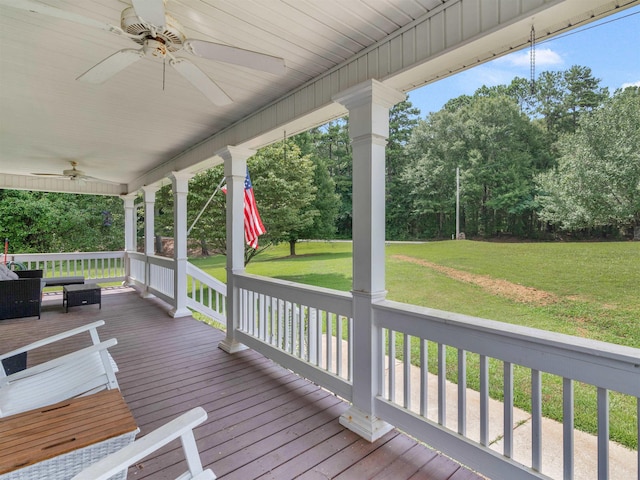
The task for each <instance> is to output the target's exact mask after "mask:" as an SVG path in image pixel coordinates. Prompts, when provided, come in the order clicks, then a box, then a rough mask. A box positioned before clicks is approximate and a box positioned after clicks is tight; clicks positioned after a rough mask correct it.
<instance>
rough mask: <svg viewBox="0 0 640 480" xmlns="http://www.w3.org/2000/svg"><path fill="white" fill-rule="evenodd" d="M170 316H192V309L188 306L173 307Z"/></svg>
mask: <svg viewBox="0 0 640 480" xmlns="http://www.w3.org/2000/svg"><path fill="white" fill-rule="evenodd" d="M169 316H171V317H173V318H181V317H190V316H191V310H189V309H188V308H186V307H185V308H172V309H171V310H169Z"/></svg>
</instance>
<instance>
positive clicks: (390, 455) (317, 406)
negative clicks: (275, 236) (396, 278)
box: [0, 288, 482, 480]
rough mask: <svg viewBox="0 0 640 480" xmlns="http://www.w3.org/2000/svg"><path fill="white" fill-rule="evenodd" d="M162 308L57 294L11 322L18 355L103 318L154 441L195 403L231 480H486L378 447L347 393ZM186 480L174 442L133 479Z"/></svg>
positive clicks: (419, 450)
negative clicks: (75, 300) (76, 302)
mask: <svg viewBox="0 0 640 480" xmlns="http://www.w3.org/2000/svg"><path fill="white" fill-rule="evenodd" d="M166 312H167V306H166V305H165V304H164V303H163V302H161V301H159V300H158V299H142V298H140V296H139V295H138V294H137V293H136V292H135V291H133V290H132V289H127V288H111V289H103V292H102V309H101V310H100V309H98V308H97V306H95V305H88V306H83V307H72V308H70V310H69V313H64V310H63V309H62V296H61V295H59V294H53V295H51V294H50V295H46V296H45V301H44V303H43V313H42V318H41V319H40V320H38V319H37V318H35V317H33V318H27V319H11V320H3V321H1V322H0V351H2V352H6V351H9V350H11V349H13V348H17V347H19V346H22V345H24V344H27V343H30V342H32V341H35V340H37V339H40V338H44V337H47V336H49V335H53V334H56V333H59V332H62V331H65V330H68V329H71V328H73V327H76V326H80V325H84V324H86V323H89V322H91V321H95V320H105V322H106V324H105V326H103V327H101V328H100V329H99V333H100V338H101V339H103V340H106V339H108V338H112V337H113V338H116V339H117V340H118V344H117V345H116V346H115V347H113V348H112V349H110V351H111V352H112V355H113V357H114V359H115V361H116V362H117V364H118V367H119V369H120V371H119V372H118V375H117V377H118V382H119V384H120V389H121V391H122V393H123V395H124V397H125V400H126V402H127V404H128V406H129V408H130V409H131V411H132V412H133V415H134V418H135V419H136V422H137V423H138V426H139V427H140V429H141V434H142V435H144V434H146V433H148V432H149V431H151V430H153V429H154V428H157V427H159V426H160V425H162V424H164V423H166V422H167V421H169V420H171V419H172V418H175V417H176V416H177V415H179V414H181V413H183V412H185V411H187V410H189V409H190V408H192V407H195V406H198V405H200V406H202V407H203V408H204V409H205V410H206V411H207V412H208V415H209V418H208V420H207V421H206V422H205V423H204V424H203V425H201V426H200V427H198V428H197V429H196V440H197V443H198V448H199V450H200V455H201V458H202V460H203V463H204V464H205V465H206V466H208V467H210V468H211V469H212V470H213V471H214V472H215V474H216V475H217V476H218V478H220V479H225V480H232V479H242V480H247V479H254V478H261V479H265V480H266V479H274V480H275V479H278V480H283V479H293V478H300V479H306V480H312V479H327V478H335V479H358V480H360V479H368V478H371V479H373V478H375V479H394V480H401V479H409V478H412V479H426V478H429V479H432V480H445V479H451V480H472V479H480V478H482V477H480V476H478V475H476V474H475V473H473V472H471V471H469V470H467V469H465V468H463V467H460V465H459V464H457V463H456V462H454V461H452V460H450V459H448V458H447V457H444V456H442V455H439V454H437V453H436V452H434V451H433V450H431V449H429V448H427V447H426V446H424V445H421V444H419V443H417V442H416V441H414V440H413V439H411V438H409V437H407V436H405V435H403V434H401V433H399V432H397V431H395V430H393V431H391V432H389V433H387V434H386V435H385V436H383V437H382V438H381V439H379V440H378V441H376V442H374V443H369V442H367V441H365V440H363V439H362V438H360V437H358V436H357V435H355V434H354V433H353V432H351V431H349V430H347V429H345V428H344V427H342V425H340V423H339V422H338V418H339V416H340V414H342V413H343V412H344V411H345V410H346V409H347V408H348V405H347V404H346V403H345V402H343V401H341V400H340V399H339V398H337V397H336V396H335V395H333V394H331V393H329V392H327V391H325V390H323V389H322V388H320V387H318V386H317V385H314V384H312V383H310V382H308V381H307V380H304V379H302V378H300V377H298V376H297V375H295V374H293V373H291V372H290V371H288V370H286V369H284V368H282V367H280V366H278V365H276V364H274V363H273V362H271V361H270V360H269V359H267V358H265V357H263V356H262V355H260V354H258V353H256V352H255V351H252V350H245V351H242V352H239V353H236V354H234V355H229V354H227V353H226V352H224V351H223V350H221V349H219V348H217V345H218V343H219V342H220V341H221V340H222V339H223V338H224V333H223V332H221V331H219V330H217V329H214V328H212V327H210V326H208V325H206V324H204V323H201V322H198V321H196V320H194V319H193V318H191V317H187V318H180V319H173V318H171V317H169V316H168V315H167V313H166ZM88 343H89V338H88V335H86V338H83V339H73V340H67V341H64V342H62V343H61V345H55V347H50V348H43V349H41V351H39V352H37V353H35V354H33V355H30V356H29V364H30V365H33V364H36V363H40V362H42V361H44V360H46V359H48V358H51V357H52V356H58V355H59V354H61V353H67V352H70V351H73V350H75V349H77V348H78V347H80V346H84V345H86V344H88ZM182 471H184V459H183V457H182V453H181V450H180V448H179V445H178V444H177V443H176V444H171V445H169V446H167V447H165V448H163V449H162V450H160V451H159V452H158V453H157V454H154V455H153V456H151V457H150V458H147V459H145V460H143V461H142V462H140V463H139V464H138V465H136V466H133V467H131V469H130V470H129V478H130V479H133V478H135V479H142V478H148V479H154V480H155V479H159V480H161V479H164V478H167V479H168V478H171V479H173V478H175V477H176V476H177V475H178V474H179V473H181V472H182Z"/></svg>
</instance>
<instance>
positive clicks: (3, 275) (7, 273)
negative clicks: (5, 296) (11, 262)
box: [0, 263, 19, 280]
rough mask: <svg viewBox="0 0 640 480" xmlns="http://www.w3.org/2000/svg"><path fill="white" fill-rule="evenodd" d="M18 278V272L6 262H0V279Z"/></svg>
mask: <svg viewBox="0 0 640 480" xmlns="http://www.w3.org/2000/svg"><path fill="white" fill-rule="evenodd" d="M18 278H19V277H18V274H17V273H16V272H14V271H13V270H11V269H10V268H7V266H6V265H5V264H4V263H0V280H17V279H18Z"/></svg>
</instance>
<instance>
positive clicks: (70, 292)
mask: <svg viewBox="0 0 640 480" xmlns="http://www.w3.org/2000/svg"><path fill="white" fill-rule="evenodd" d="M96 303H97V304H98V305H99V306H100V309H102V297H101V295H100V285H96V284H91V283H85V284H82V285H65V286H64V287H62V306H63V307H66V309H65V311H66V312H68V311H69V307H79V306H81V305H94V304H96Z"/></svg>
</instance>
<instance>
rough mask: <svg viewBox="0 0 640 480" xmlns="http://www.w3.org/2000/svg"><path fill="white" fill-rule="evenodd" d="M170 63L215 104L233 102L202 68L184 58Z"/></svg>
mask: <svg viewBox="0 0 640 480" xmlns="http://www.w3.org/2000/svg"><path fill="white" fill-rule="evenodd" d="M169 64H170V65H171V66H172V67H173V68H175V69H176V70H177V71H178V73H179V74H180V75H182V76H183V77H184V78H186V79H187V80H188V81H189V82H190V83H191V84H192V85H193V86H194V87H196V88H197V89H198V90H200V91H201V92H202V93H203V94H204V96H205V97H207V98H208V99H209V100H211V102H212V103H213V104H215V105H229V104H230V103H232V102H233V100H231V98H230V97H229V96H228V95H227V94H226V93H224V91H223V90H222V89H221V88H220V87H219V86H218V85H216V84H215V83H214V82H213V80H211V79H210V78H209V77H208V76H207V75H206V74H205V73H204V72H203V71H202V70H200V69H199V68H198V67H196V66H195V65H194V64H193V63H191V62H190V61H188V60H185V59H184V58H176V59H173V60H171V62H169Z"/></svg>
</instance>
